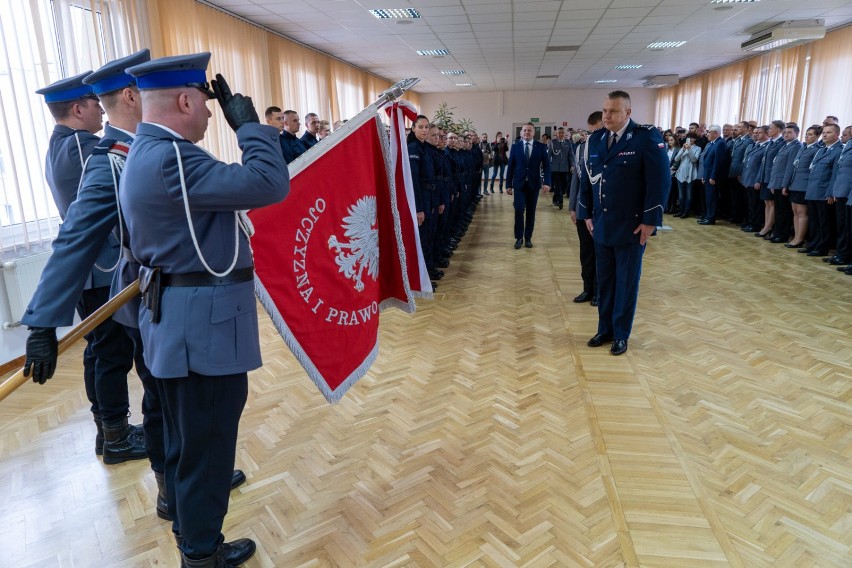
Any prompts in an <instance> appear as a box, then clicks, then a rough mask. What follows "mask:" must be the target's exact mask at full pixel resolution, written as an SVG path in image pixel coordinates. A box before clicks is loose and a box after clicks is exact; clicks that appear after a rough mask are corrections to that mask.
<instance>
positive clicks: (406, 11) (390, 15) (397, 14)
mask: <svg viewBox="0 0 852 568" xmlns="http://www.w3.org/2000/svg"><path fill="white" fill-rule="evenodd" d="M370 13H371V14H372V15H374V16H375V17H377V18H379V19H380V20H391V19H392V20H396V19H399V18H419V17H420V12H418V11H417V10H415V9H414V8H388V9H385V10H370Z"/></svg>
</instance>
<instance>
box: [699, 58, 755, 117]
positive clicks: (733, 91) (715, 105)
mask: <svg viewBox="0 0 852 568" xmlns="http://www.w3.org/2000/svg"><path fill="white" fill-rule="evenodd" d="M744 69H745V67H744V65H743V64H742V63H735V64H733V65H728V66H726V67H722V68H721V69H716V70H714V71H711V72H709V73H707V74H706V90H705V92H706V99H705V106H704V108H703V109H702V112H701V118H702V120H703V121H704V122H707V123H708V124H709V123H716V124H725V123H730V124H733V123H735V122H739V121H741V120H742V118H740V117H741V116H742V115H741V110H742V108H741V107H742V104H741V100H742V99H741V96H742V88H743V74H744Z"/></svg>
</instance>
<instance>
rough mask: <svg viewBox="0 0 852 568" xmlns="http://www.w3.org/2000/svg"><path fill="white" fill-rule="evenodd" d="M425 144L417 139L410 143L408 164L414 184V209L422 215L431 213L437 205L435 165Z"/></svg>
mask: <svg viewBox="0 0 852 568" xmlns="http://www.w3.org/2000/svg"><path fill="white" fill-rule="evenodd" d="M426 146H427V144H426V143H425V142H421V141H419V140H417V139H414V140H412V141H411V142H409V143H408V163H409V164H410V167H411V182H412V183H413V184H414V208H415V210H416V211H417V212H418V213H420V212H424V213H430V212H431V211H432V209H433V208H434V207H437V203H433V200H432V194H433V193H434V194H435V201H437V188H436V186H435V165H434V164H433V163H432V153H431V152H429V149H428V148H427V147H426Z"/></svg>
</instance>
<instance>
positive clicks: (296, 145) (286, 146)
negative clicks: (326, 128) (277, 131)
mask: <svg viewBox="0 0 852 568" xmlns="http://www.w3.org/2000/svg"><path fill="white" fill-rule="evenodd" d="M278 142H279V143H280V144H281V154H282V155H283V156H284V161H285V162H287V163H288V164H289V163H290V162H292V161H293V160H295V159H296V158H298V157H299V156H301V155H302V154H304V153H305V152H307V151H308V148H307V147H306V146H305V143H304V142H302V141H301V140H300V139H299V138H296V135H295V134H290V133H289V132H287V131H286V130H285V131H284V132H282V133H281V136H279V137H278Z"/></svg>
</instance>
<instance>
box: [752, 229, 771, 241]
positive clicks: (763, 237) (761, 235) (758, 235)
mask: <svg viewBox="0 0 852 568" xmlns="http://www.w3.org/2000/svg"><path fill="white" fill-rule="evenodd" d="M768 234H769V233H761V232H760V231H758V232H756V233H755V234H754V236H755V237H758V238H761V239H765V238H766V235H768Z"/></svg>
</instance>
